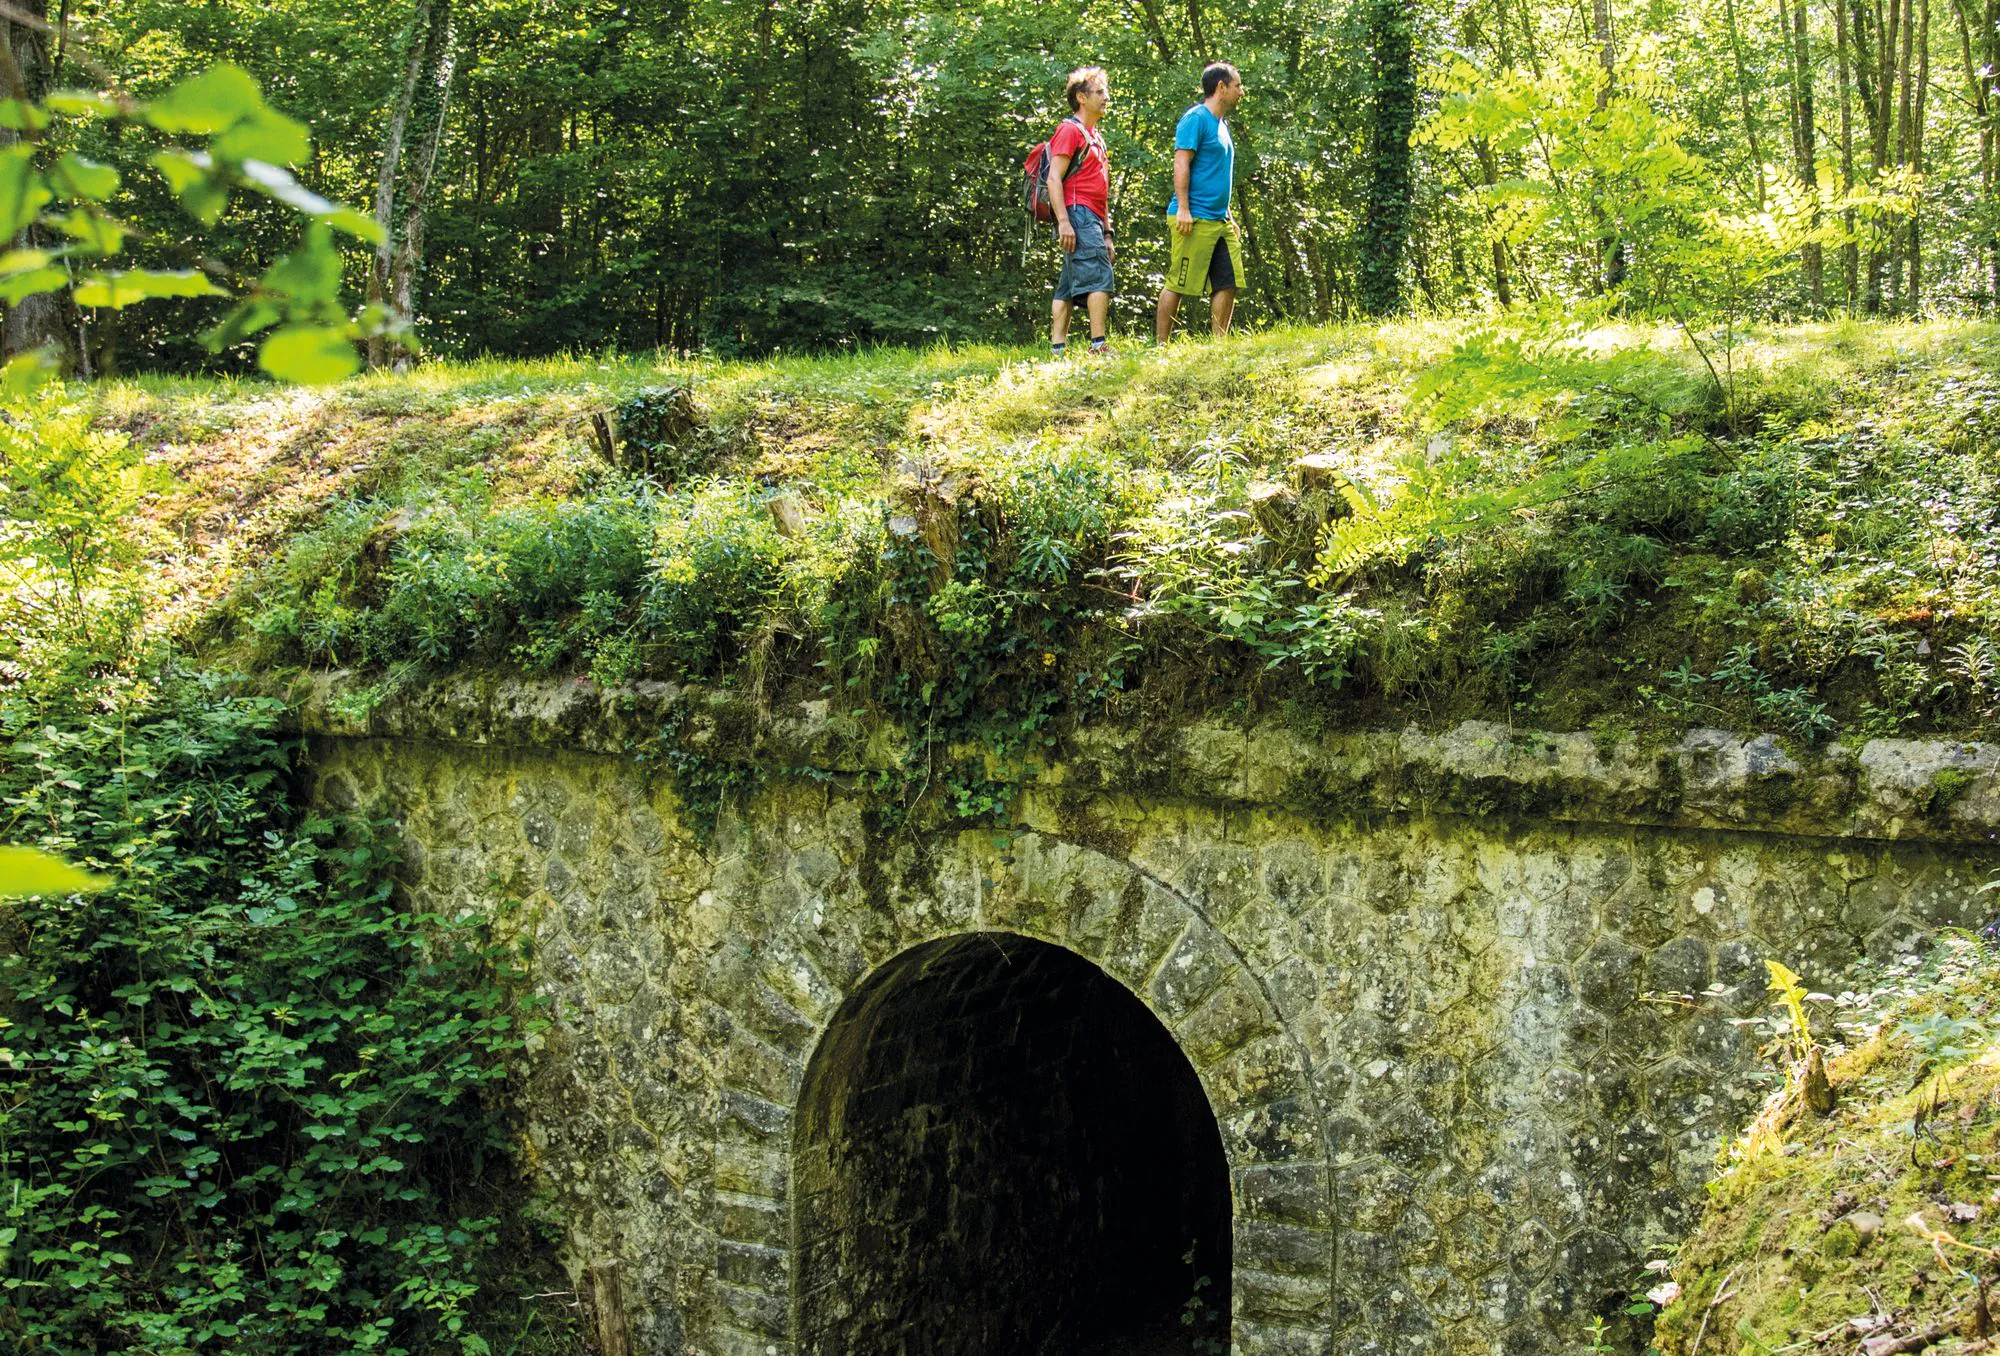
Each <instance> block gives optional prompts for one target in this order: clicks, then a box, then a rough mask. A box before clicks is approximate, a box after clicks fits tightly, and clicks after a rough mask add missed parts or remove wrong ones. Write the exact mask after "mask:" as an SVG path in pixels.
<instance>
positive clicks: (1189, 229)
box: [1174, 197, 1194, 235]
mask: <svg viewBox="0 0 2000 1356" xmlns="http://www.w3.org/2000/svg"><path fill="white" fill-rule="evenodd" d="M1181 201H1182V202H1186V201H1187V199H1186V198H1185V197H1183V198H1182V199H1181ZM1174 230H1176V231H1178V232H1179V233H1180V234H1182V235H1193V234H1194V213H1192V212H1190V211H1188V210H1187V208H1185V207H1183V208H1181V210H1180V211H1178V212H1176V213H1175V214H1174Z"/></svg>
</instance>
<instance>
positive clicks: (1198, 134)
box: [1167, 103, 1236, 221]
mask: <svg viewBox="0 0 2000 1356" xmlns="http://www.w3.org/2000/svg"><path fill="white" fill-rule="evenodd" d="M1174 149H1175V150H1177V151H1193V152H1194V163H1193V164H1191V165H1189V166H1188V206H1189V207H1190V208H1192V209H1193V211H1194V214H1195V216H1196V217H1197V218H1199V219H1200V220H1202V221H1227V220H1229V180H1230V176H1231V175H1232V174H1233V173H1234V172H1235V170H1236V142H1235V141H1234V140H1233V139H1232V138H1231V137H1230V135H1229V124H1228V123H1227V122H1224V121H1223V120H1222V119H1221V118H1218V117H1216V116H1215V114H1213V113H1211V112H1209V110H1208V105H1207V104H1205V103H1200V104H1196V105H1195V106H1194V107H1193V108H1190V109H1189V110H1188V111H1187V112H1185V113H1183V114H1181V121H1180V125H1179V126H1178V127H1176V128H1174ZM1180 210H1181V200H1180V194H1178V193H1176V194H1173V195H1172V196H1171V197H1169V198H1168V199H1167V215H1168V216H1170V217H1171V216H1178V215H1179V214H1180Z"/></svg>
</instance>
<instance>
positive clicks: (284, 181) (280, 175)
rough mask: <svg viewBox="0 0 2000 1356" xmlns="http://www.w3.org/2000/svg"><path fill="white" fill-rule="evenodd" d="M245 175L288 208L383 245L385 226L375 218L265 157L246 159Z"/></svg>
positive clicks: (262, 191) (244, 165) (266, 194)
mask: <svg viewBox="0 0 2000 1356" xmlns="http://www.w3.org/2000/svg"><path fill="white" fill-rule="evenodd" d="M242 169H243V177H244V178H245V179H247V180H249V181H250V183H251V185H252V186H253V187H255V188H256V189H257V190H258V191H259V192H261V193H263V194H264V195H265V196H267V197H271V198H275V199H277V200H278V201H279V202H281V203H284V204H285V205H286V206H287V207H292V208H296V209H297V210H298V211H301V212H304V213H305V214H306V215H308V216H313V217H318V218H320V219H321V220H323V221H325V222H326V223H327V225H329V226H332V227H334V228H335V229H336V230H340V231H345V232H346V233H347V234H349V235H351V236H355V237H357V238H359V239H362V240H366V241H367V242H368V243H369V244H371V245H372V244H379V243H380V242H381V240H382V226H381V223H379V222H377V221H376V220H375V218H373V217H371V216H369V215H367V214H366V213H364V212H357V211H356V210H355V209H353V208H352V207H348V206H346V205H344V204H342V203H337V202H333V201H331V200H330V199H327V198H322V197H321V196H320V195H319V194H317V193H315V192H313V191H312V190H311V189H309V188H307V187H306V186H305V185H304V184H301V183H300V182H299V181H298V180H297V179H295V178H293V177H292V174H291V172H290V171H289V170H284V169H280V168H279V167H278V166H276V165H272V164H267V163H265V162H264V161H262V160H246V161H244V162H243V166H242Z"/></svg>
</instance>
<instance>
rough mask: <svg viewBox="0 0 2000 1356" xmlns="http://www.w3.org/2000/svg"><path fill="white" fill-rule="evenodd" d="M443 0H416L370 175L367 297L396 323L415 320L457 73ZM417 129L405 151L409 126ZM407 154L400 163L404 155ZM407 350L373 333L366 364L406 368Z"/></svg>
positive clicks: (448, 4) (447, 1) (449, 15)
mask: <svg viewBox="0 0 2000 1356" xmlns="http://www.w3.org/2000/svg"><path fill="white" fill-rule="evenodd" d="M453 39H454V33H453V27H452V11H451V0H416V4H415V7H414V8H413V9H412V10H411V13H410V24H409V27H408V28H407V29H406V30H405V31H404V40H405V41H406V42H407V44H408V47H409V61H408V62H407V63H406V65H405V66H404V69H403V79H402V82H401V84H400V85H399V86H398V87H397V90H396V99H395V103H394V104H393V105H392V106H391V108H390V112H389V125H388V128H387V130H386V131H385V132H384V134H383V137H382V159H381V161H380V163H379V165H378V167H377V170H376V178H375V221H376V224H377V225H379V226H380V227H381V228H382V239H381V242H380V243H379V244H377V245H376V247H375V258H374V261H373V265H372V267H371V268H370V270H369V277H368V299H369V301H371V302H374V303H377V304H379V305H384V306H387V307H388V308H389V309H390V310H391V311H392V312H393V313H394V315H395V317H396V319H397V320H398V321H399V322H401V323H403V324H406V325H407V324H410V323H413V322H414V320H415V318H416V278H417V273H418V272H419V270H420V269H421V268H422V266H423V258H424V223H425V214H426V212H427V210H428V208H429V205H430V189H431V182H432V179H433V178H434V176H435V175H436V173H437V162H438V152H439V150H440V148H441V147H442V145H443V142H444V129H445V120H446V117H447V115H448V114H449V113H450V110H451V84H452V76H453V75H454V74H455V72H456V69H457V54H456V50H455V46H454V40H453ZM413 124H414V126H415V130H416V132H417V137H418V140H417V143H416V145H415V147H414V148H410V147H408V145H407V143H408V140H409V136H410V132H411V129H412V125H413ZM406 151H407V152H408V156H407V160H408V163H407V164H405V152H406ZM411 356H412V355H411V353H410V351H409V349H408V348H406V347H405V346H404V345H402V344H398V343H392V342H390V341H389V340H387V339H385V338H384V337H383V336H381V335H375V336H372V337H371V338H370V339H369V341H368V365H369V366H370V367H371V368H379V367H382V366H385V365H393V366H395V367H396V368H398V369H402V368H404V367H407V366H408V365H409V362H410V358H411Z"/></svg>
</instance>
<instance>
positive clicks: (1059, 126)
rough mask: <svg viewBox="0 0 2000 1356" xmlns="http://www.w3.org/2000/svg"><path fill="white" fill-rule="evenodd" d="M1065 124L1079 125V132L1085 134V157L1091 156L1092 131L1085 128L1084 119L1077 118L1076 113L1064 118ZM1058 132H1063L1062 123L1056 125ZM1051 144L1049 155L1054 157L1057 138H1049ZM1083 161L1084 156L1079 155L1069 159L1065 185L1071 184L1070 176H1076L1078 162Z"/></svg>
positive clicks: (1065, 172) (1064, 174)
mask: <svg viewBox="0 0 2000 1356" xmlns="http://www.w3.org/2000/svg"><path fill="white" fill-rule="evenodd" d="M1063 122H1073V123H1075V124H1076V125H1077V129H1078V130H1079V131H1081V132H1082V133H1083V155H1089V154H1090V129H1089V128H1088V127H1085V126H1084V125H1083V119H1082V118H1079V117H1077V116H1076V115H1075V114H1074V113H1072V114H1070V116H1068V117H1067V118H1064V119H1063ZM1056 130H1057V131H1061V130H1062V123H1057V124H1056ZM1049 142H1050V150H1049V154H1050V155H1054V154H1055V149H1054V143H1055V138H1054V137H1050V138H1049ZM1082 159H1083V156H1079V155H1073V156H1071V157H1070V158H1069V166H1068V168H1066V169H1065V170H1063V182H1064V183H1068V182H1069V176H1070V175H1072V174H1075V173H1076V169H1077V163H1078V162H1079V161H1080V160H1082Z"/></svg>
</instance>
